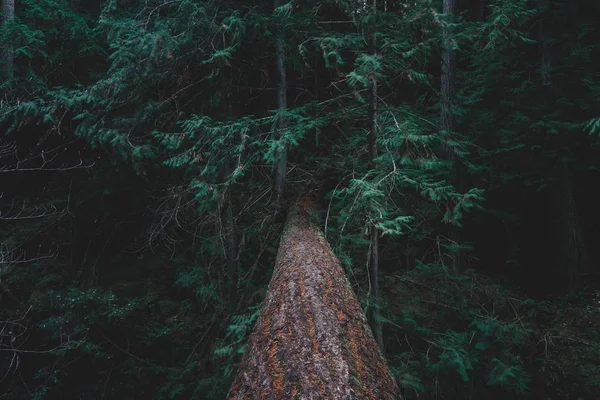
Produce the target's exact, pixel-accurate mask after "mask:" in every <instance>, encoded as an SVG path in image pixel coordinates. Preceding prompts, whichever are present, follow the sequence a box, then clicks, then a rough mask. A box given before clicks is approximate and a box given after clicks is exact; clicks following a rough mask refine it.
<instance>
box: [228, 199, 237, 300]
mask: <svg viewBox="0 0 600 400" xmlns="http://www.w3.org/2000/svg"><path fill="white" fill-rule="evenodd" d="M226 196H227V198H226V200H225V202H226V203H225V204H226V207H227V209H226V210H225V226H226V233H225V235H226V238H227V247H226V249H227V250H226V252H227V279H228V284H229V296H228V297H229V301H230V304H229V305H230V307H231V309H232V310H233V309H234V308H235V306H236V300H237V299H236V295H235V293H236V290H237V283H238V276H237V262H238V260H237V254H236V253H237V248H236V238H235V221H234V220H233V204H232V201H231V193H230V192H228V193H227V194H226Z"/></svg>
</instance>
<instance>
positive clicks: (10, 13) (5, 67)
mask: <svg viewBox="0 0 600 400" xmlns="http://www.w3.org/2000/svg"><path fill="white" fill-rule="evenodd" d="M14 18H15V0H2V17H1V19H0V22H1V25H5V24H8V23H9V22H11V21H12V20H13V19H14ZM0 59H1V60H0V62H1V63H2V79H3V80H4V81H8V80H10V79H12V77H13V75H14V69H15V67H14V54H13V49H12V48H8V49H6V50H5V51H3V52H2V54H0Z"/></svg>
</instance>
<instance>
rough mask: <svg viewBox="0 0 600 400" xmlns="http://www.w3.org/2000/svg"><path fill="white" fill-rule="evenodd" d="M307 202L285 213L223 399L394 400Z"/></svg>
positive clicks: (356, 306) (388, 378)
mask: <svg viewBox="0 0 600 400" xmlns="http://www.w3.org/2000/svg"><path fill="white" fill-rule="evenodd" d="M314 210H315V206H314V203H313V202H312V201H311V200H309V199H302V200H298V201H297V202H296V203H295V204H294V205H293V206H292V207H291V209H290V213H289V215H288V218H287V221H286V226H285V229H284V232H283V235H282V238H281V243H280V246H279V253H278V255H277V261H276V265H275V271H274V273H273V277H272V279H271V282H270V284H269V289H268V291H267V295H266V298H265V300H264V303H263V306H262V309H261V313H260V316H259V318H258V321H257V322H256V325H255V326H254V330H253V332H252V334H251V336H250V339H249V342H248V348H247V349H246V352H245V354H244V357H243V358H242V361H241V364H240V366H239V368H238V372H237V375H236V377H235V380H234V382H233V384H232V386H231V388H230V391H229V394H228V396H227V398H228V399H272V400H276V399H361V400H368V399H378V400H380V399H385V400H387V399H401V397H400V391H399V389H398V386H397V384H396V382H395V380H394V378H393V377H392V376H391V374H390V371H389V369H388V366H387V363H386V361H385V359H384V358H383V357H382V355H381V353H380V352H379V349H378V347H377V344H376V342H375V340H374V339H373V334H372V332H371V329H370V328H369V326H368V324H367V320H366V318H365V316H364V314H363V311H362V309H361V308H360V305H359V303H358V300H357V298H356V296H355V294H354V292H353V291H352V288H351V287H350V284H349V282H348V280H347V278H346V276H345V273H344V269H343V268H342V266H341V264H340V262H339V260H338V259H337V257H336V256H335V255H334V253H333V251H332V250H331V248H330V246H329V244H328V243H327V241H326V240H325V237H324V235H323V234H322V231H321V229H320V228H319V227H318V221H317V219H316V218H315V217H314V215H315V212H314Z"/></svg>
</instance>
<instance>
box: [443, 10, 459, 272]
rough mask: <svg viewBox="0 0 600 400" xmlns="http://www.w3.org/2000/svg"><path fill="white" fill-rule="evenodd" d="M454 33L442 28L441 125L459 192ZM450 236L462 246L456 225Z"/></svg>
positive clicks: (450, 14)
mask: <svg viewBox="0 0 600 400" xmlns="http://www.w3.org/2000/svg"><path fill="white" fill-rule="evenodd" d="M442 11H443V13H444V15H445V16H446V19H447V20H449V19H450V18H452V17H453V16H454V15H455V14H456V11H457V0H444V2H443V10H442ZM452 40H453V32H452V28H451V27H449V26H446V25H444V27H443V28H442V76H441V85H440V92H441V113H440V125H441V128H442V135H443V137H444V142H445V143H444V152H445V153H446V158H447V159H448V160H450V161H451V163H452V181H453V184H454V186H455V188H456V189H457V190H461V189H462V188H461V186H462V184H461V177H460V173H459V170H458V168H457V167H458V165H457V162H456V157H455V152H454V149H453V147H452V146H451V145H449V144H448V143H449V141H450V140H451V138H452V130H453V128H454V120H453V116H452V103H453V102H454V81H455V75H456V63H455V60H454V50H453V49H452ZM448 236H449V238H450V240H451V241H452V242H454V243H456V244H457V245H458V244H460V227H459V226H458V225H456V224H452V226H450V229H449V232H448ZM460 256H461V254H460V250H457V251H456V254H454V256H453V258H452V261H451V262H452V269H453V270H454V271H455V272H457V271H459V269H460V263H461V262H460V259H461V257H460Z"/></svg>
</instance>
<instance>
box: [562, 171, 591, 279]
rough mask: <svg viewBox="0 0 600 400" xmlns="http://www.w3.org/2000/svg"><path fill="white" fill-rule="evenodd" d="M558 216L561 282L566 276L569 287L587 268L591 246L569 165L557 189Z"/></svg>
mask: <svg viewBox="0 0 600 400" xmlns="http://www.w3.org/2000/svg"><path fill="white" fill-rule="evenodd" d="M554 203H555V207H556V208H555V210H554V212H555V218H556V217H558V222H559V225H558V230H559V231H558V233H559V235H558V243H559V249H560V250H559V251H560V255H559V260H560V264H561V265H560V276H561V281H562V282H564V281H565V280H564V279H566V282H567V285H568V286H567V288H568V289H573V288H575V287H576V285H577V276H578V274H579V273H580V272H583V271H586V270H587V261H588V255H587V249H586V246H585V242H584V239H583V230H582V228H581V221H580V218H579V213H578V211H577V203H576V201H575V193H574V191H573V179H572V177H571V173H570V171H569V170H568V168H567V167H566V166H565V167H563V168H562V171H560V175H559V178H558V182H557V185H556V189H555V192H554Z"/></svg>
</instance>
